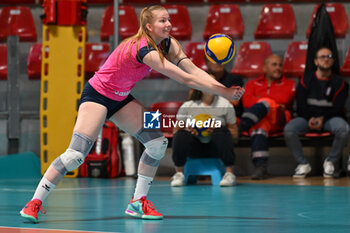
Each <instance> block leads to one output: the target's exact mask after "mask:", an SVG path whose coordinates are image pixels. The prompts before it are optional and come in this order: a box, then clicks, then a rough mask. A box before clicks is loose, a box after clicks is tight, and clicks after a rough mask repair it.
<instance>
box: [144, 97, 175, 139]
mask: <svg viewBox="0 0 350 233" xmlns="http://www.w3.org/2000/svg"><path fill="white" fill-rule="evenodd" d="M181 105H182V102H179V101H167V102H158V103H154V104H152V105H151V106H150V107H149V111H157V110H159V112H160V113H162V116H161V119H162V118H163V115H166V116H167V122H168V120H171V121H174V122H175V120H176V114H177V111H178V110H179V108H180V106H181ZM161 121H162V120H161ZM167 126H169V124H167ZM171 126H172V125H171ZM161 130H162V132H163V134H164V137H167V138H172V137H173V127H167V128H164V127H163V125H162V124H161Z"/></svg>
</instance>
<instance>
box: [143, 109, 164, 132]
mask: <svg viewBox="0 0 350 233" xmlns="http://www.w3.org/2000/svg"><path fill="white" fill-rule="evenodd" d="M161 115H162V113H160V112H159V110H157V111H156V112H144V113H143V128H144V129H160V116H161Z"/></svg>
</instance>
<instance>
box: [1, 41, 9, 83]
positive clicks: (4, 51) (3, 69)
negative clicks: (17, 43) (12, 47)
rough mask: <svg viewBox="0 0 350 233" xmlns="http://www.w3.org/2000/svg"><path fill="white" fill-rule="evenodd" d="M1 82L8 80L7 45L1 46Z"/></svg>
mask: <svg viewBox="0 0 350 233" xmlns="http://www.w3.org/2000/svg"><path fill="white" fill-rule="evenodd" d="M0 54H1V56H0V80H6V79H7V45H6V44H0Z"/></svg>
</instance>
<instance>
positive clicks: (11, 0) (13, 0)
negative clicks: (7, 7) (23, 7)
mask: <svg viewBox="0 0 350 233" xmlns="http://www.w3.org/2000/svg"><path fill="white" fill-rule="evenodd" d="M42 1H43V0H40V3H42ZM37 3H38V2H37V0H0V4H12V5H14V4H37Z"/></svg>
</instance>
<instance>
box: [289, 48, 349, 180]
mask: <svg viewBox="0 0 350 233" xmlns="http://www.w3.org/2000/svg"><path fill="white" fill-rule="evenodd" d="M314 63H315V65H316V67H317V70H316V72H311V73H305V74H304V76H303V77H302V78H301V79H300V81H299V84H298V87H297V90H296V103H297V117H296V118H294V119H293V120H292V121H290V122H289V123H288V124H287V125H286V126H285V128H284V137H285V141H286V144H287V145H288V147H289V149H290V150H291V151H292V153H293V156H294V157H295V159H296V161H297V162H298V166H297V167H296V169H295V174H294V176H293V177H295V178H304V177H305V176H306V175H307V174H308V173H309V172H310V171H311V166H310V164H309V163H308V161H307V160H306V158H305V155H304V153H303V148H302V144H301V142H300V139H299V136H300V135H303V134H305V133H307V132H312V131H314V132H322V131H328V132H331V133H332V134H333V135H334V139H333V144H332V148H331V150H330V152H329V154H328V156H327V158H326V159H325V160H324V163H323V176H324V177H326V178H328V177H333V175H334V172H335V168H334V167H335V166H334V165H335V163H336V162H337V161H339V159H340V158H341V157H342V153H343V149H344V147H345V146H346V145H347V142H348V141H349V134H350V131H349V125H348V123H347V122H346V121H345V120H344V119H343V118H342V115H343V110H344V105H345V102H346V98H347V96H348V85H347V83H346V82H345V81H344V80H343V79H342V78H341V77H340V76H339V75H337V74H334V73H333V72H332V66H333V64H334V59H333V57H332V51H331V50H330V49H329V48H325V47H322V48H320V49H318V50H317V52H316V54H315V59H314Z"/></svg>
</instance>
